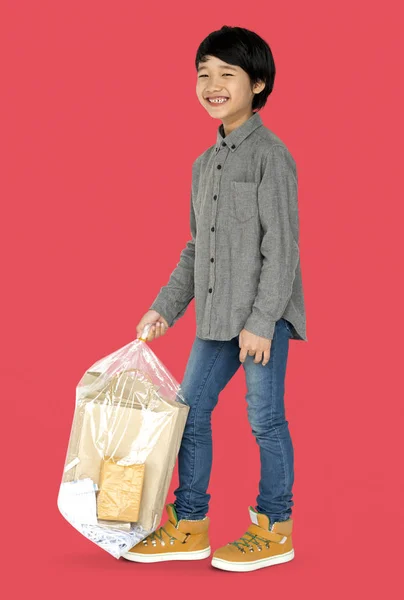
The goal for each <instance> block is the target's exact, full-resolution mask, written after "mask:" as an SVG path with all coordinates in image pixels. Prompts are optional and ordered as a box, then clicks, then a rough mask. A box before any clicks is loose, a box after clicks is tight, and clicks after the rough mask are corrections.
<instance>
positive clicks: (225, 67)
mask: <svg viewBox="0 0 404 600" xmlns="http://www.w3.org/2000/svg"><path fill="white" fill-rule="evenodd" d="M207 68H208V67H205V66H202V67H199V68H198V73H199V71H202V69H207ZM219 69H231V70H232V71H237V69H236V67H231V66H230V65H229V66H228V67H227V66H225V65H220V66H219Z"/></svg>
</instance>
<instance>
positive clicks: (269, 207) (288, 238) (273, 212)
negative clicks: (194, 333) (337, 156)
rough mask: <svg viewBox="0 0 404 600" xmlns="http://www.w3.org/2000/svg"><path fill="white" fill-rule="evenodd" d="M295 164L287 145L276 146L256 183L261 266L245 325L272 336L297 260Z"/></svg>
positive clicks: (291, 287)
mask: <svg viewBox="0 0 404 600" xmlns="http://www.w3.org/2000/svg"><path fill="white" fill-rule="evenodd" d="M297 196H298V194H297V174H296V166H295V163H294V160H293V158H292V156H291V154H290V153H289V152H288V150H287V148H284V147H280V146H275V147H274V148H272V149H271V150H270V152H269V153H268V155H267V160H266V163H265V168H264V172H263V176H262V180H261V182H260V184H259V187H258V205H259V214H260V221H261V225H262V232H263V233H262V240H261V246H260V248H261V254H262V257H263V259H262V267H261V272H260V278H259V282H258V288H257V294H256V297H255V300H254V303H253V306H252V310H251V314H250V315H249V316H248V318H247V321H246V322H245V325H244V328H245V329H246V330H247V331H250V332H251V333H254V334H255V335H259V336H261V337H265V338H267V339H272V338H273V334H274V329H275V324H276V322H277V321H278V320H279V319H280V318H281V317H282V315H283V314H284V311H285V308H286V306H287V304H288V302H289V300H290V298H291V295H292V289H293V282H294V279H295V275H296V269H297V266H298V263H299V258H300V257H299V245H298V241H299V223H298V197H297Z"/></svg>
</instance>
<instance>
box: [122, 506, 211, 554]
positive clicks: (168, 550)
mask: <svg viewBox="0 0 404 600" xmlns="http://www.w3.org/2000/svg"><path fill="white" fill-rule="evenodd" d="M166 510H167V514H168V521H166V522H165V523H164V525H162V526H161V527H159V528H158V529H157V530H156V531H153V532H152V533H150V534H149V535H148V536H147V538H145V539H144V540H142V541H141V542H139V543H138V544H136V546H133V548H131V549H130V550H129V552H125V554H123V555H122V556H123V558H126V559H127V560H133V561H135V562H147V563H150V562H160V561H163V560H199V559H201V558H207V557H208V556H210V553H211V548H210V545H209V536H208V529H209V522H210V519H209V517H205V518H204V519H199V520H195V521H194V520H187V519H180V520H178V517H177V513H176V510H175V506H174V504H167V505H166Z"/></svg>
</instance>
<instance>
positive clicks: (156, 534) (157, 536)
mask: <svg viewBox="0 0 404 600" xmlns="http://www.w3.org/2000/svg"><path fill="white" fill-rule="evenodd" d="M163 532H164V533H165V534H166V536H167V537H168V538H169V542H170V544H173V543H174V541H175V540H177V541H179V540H178V538H177V537H175V536H174V535H171V534H170V533H168V531H166V530H165V529H164V527H163V526H161V527H159V528H158V529H157V530H156V531H153V532H152V533H150V534H149V535H148V536H147V538H146V539H145V540H143V543H144V544H145V545H146V544H147V541H150V542H151V543H152V544H153V545H155V544H157V540H159V542H160V544H161V545H162V546H165V543H166V542H165V540H164V536H163ZM189 535H190V534H189V533H187V535H186V536H185V539H184V542H185V541H186V540H187V539H188V537H189Z"/></svg>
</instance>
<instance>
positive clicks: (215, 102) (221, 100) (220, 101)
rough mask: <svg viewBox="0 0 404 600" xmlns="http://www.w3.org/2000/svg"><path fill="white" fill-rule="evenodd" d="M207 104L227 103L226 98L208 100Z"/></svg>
mask: <svg viewBox="0 0 404 600" xmlns="http://www.w3.org/2000/svg"><path fill="white" fill-rule="evenodd" d="M208 100H209V102H213V103H214V104H221V103H223V102H227V100H228V99H227V98H208Z"/></svg>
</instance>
